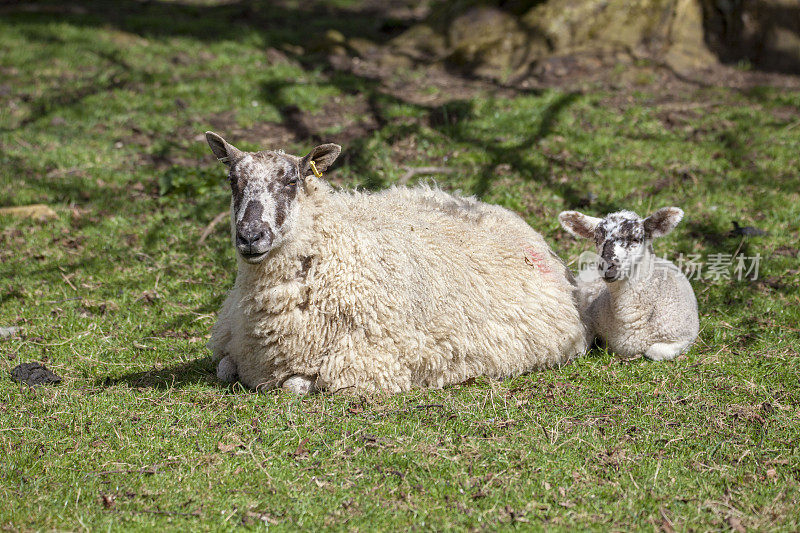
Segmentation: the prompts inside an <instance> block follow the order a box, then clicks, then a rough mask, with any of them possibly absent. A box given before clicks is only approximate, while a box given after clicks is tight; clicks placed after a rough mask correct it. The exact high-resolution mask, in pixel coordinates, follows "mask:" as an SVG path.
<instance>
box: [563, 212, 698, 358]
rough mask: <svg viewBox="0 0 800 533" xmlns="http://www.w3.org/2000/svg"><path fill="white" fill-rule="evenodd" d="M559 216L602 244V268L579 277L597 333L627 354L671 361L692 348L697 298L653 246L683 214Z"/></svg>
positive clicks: (589, 319)
mask: <svg viewBox="0 0 800 533" xmlns="http://www.w3.org/2000/svg"><path fill="white" fill-rule="evenodd" d="M558 218H559V221H560V222H561V225H562V226H563V227H564V229H565V230H567V231H568V232H569V233H571V234H572V235H574V236H576V237H582V238H585V239H593V240H594V242H595V244H596V246H597V253H598V255H599V258H598V259H599V261H597V263H598V265H597V267H598V268H597V269H596V270H595V269H591V268H590V269H584V270H583V271H581V272H580V274H579V276H578V288H579V291H578V292H579V295H578V300H579V308H580V309H581V311H582V314H583V315H584V320H585V321H586V323H587V328H588V330H589V331H590V333H592V334H594V335H596V336H598V337H601V338H602V339H603V340H605V342H606V344H607V346H608V348H610V349H611V350H612V351H614V352H616V353H617V354H619V355H621V356H623V357H633V356H636V355H639V354H641V355H644V356H645V357H647V358H648V359H651V360H654V361H666V360H670V359H674V358H675V357H677V356H678V355H680V354H682V353H684V352H685V351H687V350H688V349H689V347H690V346H691V344H692V343H693V342H694V341H695V339H696V338H697V334H698V331H699V329H700V321H699V318H698V315H697V299H696V298H695V295H694V291H693V290H692V286H691V284H690V283H689V280H688V279H686V276H684V275H683V273H682V272H681V271H680V269H679V268H678V267H676V266H675V265H674V264H672V263H671V262H670V261H668V260H666V259H662V258H659V257H657V256H656V255H655V253H654V252H653V245H652V243H653V239H655V238H657V237H661V236H663V235H666V234H667V233H669V232H670V231H672V230H673V229H674V228H675V226H677V225H678V223H679V222H680V221H681V219H682V218H683V211H682V210H680V209H678V208H677V207H665V208H662V209H659V210H658V211H656V212H654V213H653V214H652V215H650V216H649V217H647V218H645V219H641V218H639V216H638V215H637V214H636V213H633V212H631V211H619V212H617V213H611V214H609V215H607V216H606V217H605V218H602V219H600V218H595V217H591V216H587V215H584V214H582V213H579V212H577V211H564V212H562V213H561V214H560V215H559V217H558ZM598 272H599V274H600V275H602V278H600V277H599V276H598Z"/></svg>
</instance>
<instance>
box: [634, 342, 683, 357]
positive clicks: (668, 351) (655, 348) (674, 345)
mask: <svg viewBox="0 0 800 533" xmlns="http://www.w3.org/2000/svg"><path fill="white" fill-rule="evenodd" d="M688 346H689V344H688V343H686V342H671V343H667V342H657V343H655V344H653V345H652V346H650V348H648V349H647V351H646V352H645V353H644V356H645V357H647V358H648V359H650V360H651V361H669V360H671V359H675V358H676V357H678V356H679V355H680V354H682V353H683V352H684V351H686V348H688Z"/></svg>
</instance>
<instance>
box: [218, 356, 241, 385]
mask: <svg viewBox="0 0 800 533" xmlns="http://www.w3.org/2000/svg"><path fill="white" fill-rule="evenodd" d="M217 377H218V378H219V379H220V380H222V381H224V382H225V383H233V382H234V381H236V378H238V377H239V372H238V370H237V369H236V363H234V362H233V359H231V357H230V356H226V357H223V358H222V359H220V361H219V363H217Z"/></svg>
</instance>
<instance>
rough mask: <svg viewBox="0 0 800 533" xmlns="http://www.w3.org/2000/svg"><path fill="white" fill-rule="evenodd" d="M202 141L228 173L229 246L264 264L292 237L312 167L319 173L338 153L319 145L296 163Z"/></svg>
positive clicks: (215, 139) (211, 138)
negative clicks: (299, 198)
mask: <svg viewBox="0 0 800 533" xmlns="http://www.w3.org/2000/svg"><path fill="white" fill-rule="evenodd" d="M206 140H207V141H208V145H209V146H210V147H211V151H212V152H214V155H215V156H216V157H217V159H218V160H219V161H221V162H222V163H223V164H224V165H225V166H227V167H228V177H229V180H230V185H231V217H232V221H231V226H232V231H231V234H232V239H233V244H234V246H235V247H236V251H237V252H239V255H240V256H241V257H242V259H244V260H245V261H246V262H248V263H258V262H260V261H263V260H264V259H265V258H266V257H267V255H268V254H269V252H270V250H273V249H275V248H277V247H278V246H280V245H281V244H282V243H283V242H285V241H286V239H287V236H288V235H289V234H290V233H291V230H292V227H293V224H294V222H295V220H296V218H297V212H298V202H297V201H296V200H297V198H298V195H302V194H305V183H306V176H309V175H311V172H312V171H311V162H312V161H314V163H315V165H316V167H317V170H319V171H320V172H322V171H324V170H325V169H327V168H328V167H329V166H330V165H331V164H332V163H333V162H334V161H335V160H336V158H337V157H338V156H339V152H341V150H342V147H341V146H339V145H337V144H322V145H320V146H317V147H316V148H314V149H313V150H311V152H310V153H309V154H308V155H306V156H305V157H297V156H294V155H290V154H284V153H282V152H273V151H270V150H264V151H261V152H244V151H242V150H239V149H238V148H236V147H235V146H233V145H232V144H230V143H228V142H227V141H226V140H225V139H223V138H222V137H220V136H219V135H217V134H216V133H214V132H211V131H207V132H206Z"/></svg>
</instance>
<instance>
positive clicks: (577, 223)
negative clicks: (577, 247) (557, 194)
mask: <svg viewBox="0 0 800 533" xmlns="http://www.w3.org/2000/svg"><path fill="white" fill-rule="evenodd" d="M601 220H602V219H601V218H595V217H590V216H589V215H584V214H583V213H579V212H578V211H562V212H561V214H560V215H558V221H559V222H561V227H562V228H564V229H565V230H567V231H568V232H570V233H571V234H572V235H574V236H575V237H578V238H584V239H591V238H592V237H594V230H595V228H596V227H597V225H598V224H599V223H600V221H601Z"/></svg>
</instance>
